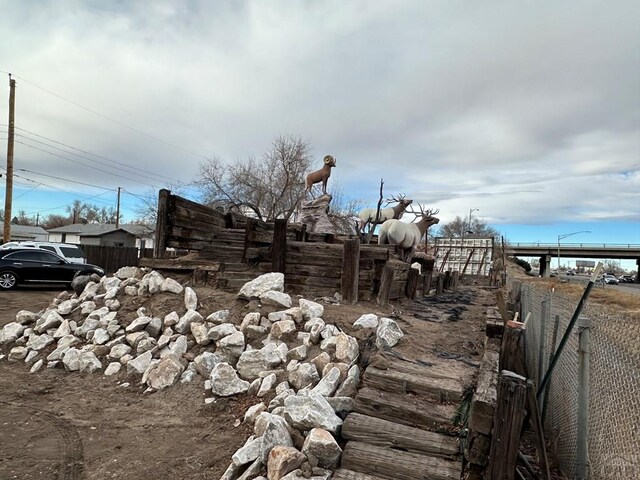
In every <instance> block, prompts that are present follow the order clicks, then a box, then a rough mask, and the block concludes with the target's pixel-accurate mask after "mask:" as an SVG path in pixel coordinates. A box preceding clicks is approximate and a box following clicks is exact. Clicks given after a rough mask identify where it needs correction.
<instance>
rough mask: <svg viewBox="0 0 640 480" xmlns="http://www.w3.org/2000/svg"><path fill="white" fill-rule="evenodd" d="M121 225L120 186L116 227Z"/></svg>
mask: <svg viewBox="0 0 640 480" xmlns="http://www.w3.org/2000/svg"><path fill="white" fill-rule="evenodd" d="M119 226H120V187H118V203H117V204H116V228H119Z"/></svg>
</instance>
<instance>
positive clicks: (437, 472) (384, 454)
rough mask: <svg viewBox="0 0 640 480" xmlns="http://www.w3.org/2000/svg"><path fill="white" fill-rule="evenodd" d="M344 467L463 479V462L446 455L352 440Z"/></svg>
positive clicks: (404, 478) (412, 478) (418, 478)
mask: <svg viewBox="0 0 640 480" xmlns="http://www.w3.org/2000/svg"><path fill="white" fill-rule="evenodd" d="M341 466H342V468H345V469H348V470H353V471H356V472H362V473H366V474H370V475H371V474H375V475H381V476H383V477H387V478H391V479H395V480H424V479H433V480H459V479H460V473H461V470H462V465H461V464H460V463H459V462H456V461H452V460H445V459H443V458H436V457H425V456H423V455H416V454H415V453H409V452H403V451H401V450H394V449H391V448H384V447H379V446H376V445H369V444H367V443H361V442H348V443H347V445H346V447H345V449H344V452H343V453H342V464H341Z"/></svg>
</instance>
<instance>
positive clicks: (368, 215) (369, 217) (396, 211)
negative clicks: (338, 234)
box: [358, 194, 413, 231]
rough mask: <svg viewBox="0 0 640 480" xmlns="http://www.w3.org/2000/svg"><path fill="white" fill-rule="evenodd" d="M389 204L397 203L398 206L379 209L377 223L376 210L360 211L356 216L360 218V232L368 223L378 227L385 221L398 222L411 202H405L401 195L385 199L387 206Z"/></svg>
mask: <svg viewBox="0 0 640 480" xmlns="http://www.w3.org/2000/svg"><path fill="white" fill-rule="evenodd" d="M391 202H398V204H397V205H395V206H393V207H388V208H382V209H380V218H379V219H378V221H376V213H377V212H378V209H377V208H365V209H364V210H362V211H361V212H360V213H359V214H358V217H359V218H360V230H361V231H362V230H364V227H365V226H366V225H367V224H368V223H370V224H372V225H379V224H381V223H384V222H386V221H387V220H391V219H392V218H395V219H397V220H400V219H401V218H402V214H403V213H404V211H405V210H406V209H407V207H408V206H409V205H411V203H412V202H413V200H405V196H404V195H402V194H401V195H399V197H398V198H396V197H391V198H388V199H387V205H389V204H390V203H391Z"/></svg>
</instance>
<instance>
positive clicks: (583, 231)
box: [558, 230, 591, 275]
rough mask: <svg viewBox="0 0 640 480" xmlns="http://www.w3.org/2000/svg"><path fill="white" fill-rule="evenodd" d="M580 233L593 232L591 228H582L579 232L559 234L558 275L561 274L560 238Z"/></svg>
mask: <svg viewBox="0 0 640 480" xmlns="http://www.w3.org/2000/svg"><path fill="white" fill-rule="evenodd" d="M579 233H591V230H580V231H579V232H573V233H565V234H563V235H558V275H560V240H562V239H563V238H567V237H570V236H571V235H577V234H579Z"/></svg>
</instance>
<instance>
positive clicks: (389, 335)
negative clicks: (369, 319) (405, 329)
mask: <svg viewBox="0 0 640 480" xmlns="http://www.w3.org/2000/svg"><path fill="white" fill-rule="evenodd" d="M402 337H404V333H402V330H401V329H400V326H399V325H398V323H397V322H396V321H395V320H392V319H390V318H381V319H380V324H379V325H378V329H377V330H376V347H378V348H379V349H381V350H382V349H384V348H391V347H393V346H395V345H396V344H397V343H398V342H399V341H400V339H401V338H402Z"/></svg>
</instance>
